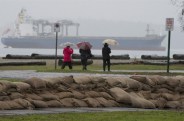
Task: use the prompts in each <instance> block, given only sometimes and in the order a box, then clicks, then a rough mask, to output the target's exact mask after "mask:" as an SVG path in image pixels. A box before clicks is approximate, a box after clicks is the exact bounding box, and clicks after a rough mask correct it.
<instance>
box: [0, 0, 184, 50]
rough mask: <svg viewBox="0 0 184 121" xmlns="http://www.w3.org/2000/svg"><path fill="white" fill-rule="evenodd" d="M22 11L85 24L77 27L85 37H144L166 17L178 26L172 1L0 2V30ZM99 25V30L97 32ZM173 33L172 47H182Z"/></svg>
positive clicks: (181, 35)
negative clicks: (150, 25)
mask: <svg viewBox="0 0 184 121" xmlns="http://www.w3.org/2000/svg"><path fill="white" fill-rule="evenodd" d="M180 1H181V0H180ZM22 8H25V9H27V12H28V14H29V15H30V16H32V17H33V18H35V19H54V20H58V19H70V20H75V21H78V22H81V23H82V22H83V23H84V24H85V23H86V26H85V25H82V24H81V25H80V28H81V30H83V33H82V32H81V34H86V35H89V34H91V33H92V34H94V32H96V33H95V34H96V35H100V34H99V33H102V32H103V33H102V35H103V34H108V35H114V36H124V35H128V36H129V34H133V35H134V36H137V35H140V34H143V32H144V34H145V25H146V24H147V23H149V24H155V25H157V28H159V26H162V30H164V29H165V21H166V18H174V25H175V28H177V27H178V26H179V22H178V21H177V19H178V12H179V7H176V6H174V5H173V4H172V3H171V0H0V28H3V27H4V26H5V25H6V24H9V23H13V22H14V21H15V19H16V17H17V14H18V13H19V12H20V10H21V9H22ZM84 21H85V22H84ZM92 21H93V22H92ZM94 21H95V22H96V23H99V24H94ZM125 22H128V24H126V23H125ZM122 23H125V24H122ZM140 25H143V27H144V29H142V28H141V27H140ZM94 26H95V27H94ZM98 26H101V28H98V29H96V27H98ZM90 27H91V28H90ZM88 28H90V29H88ZM122 28H124V30H121V29H122ZM140 28H141V30H143V31H140ZM110 29H111V30H110ZM94 30H95V31H94ZM108 30H109V31H108ZM164 31H165V30H164ZM87 32H88V33H87ZM173 33H174V35H173V36H172V38H174V39H175V40H176V42H173V43H174V44H173V45H174V46H175V47H177V46H180V47H183V46H182V45H183V44H182V45H181V44H180V43H184V42H183V40H182V39H183V38H184V33H181V31H180V30H179V29H174V31H173ZM166 42H167V40H165V42H164V43H165V44H166ZM178 43H179V44H178Z"/></svg>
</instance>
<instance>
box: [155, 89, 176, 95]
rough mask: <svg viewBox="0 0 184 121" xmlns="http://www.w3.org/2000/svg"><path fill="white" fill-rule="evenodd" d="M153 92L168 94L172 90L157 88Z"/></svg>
mask: <svg viewBox="0 0 184 121" xmlns="http://www.w3.org/2000/svg"><path fill="white" fill-rule="evenodd" d="M153 92H154V93H170V94H173V93H174V92H173V91H170V90H168V89H166V88H159V89H156V90H155V91H153Z"/></svg>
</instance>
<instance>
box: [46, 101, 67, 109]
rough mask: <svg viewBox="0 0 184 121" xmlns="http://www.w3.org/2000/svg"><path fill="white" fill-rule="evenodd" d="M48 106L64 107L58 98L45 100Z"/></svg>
mask: <svg viewBox="0 0 184 121" xmlns="http://www.w3.org/2000/svg"><path fill="white" fill-rule="evenodd" d="M45 103H46V104H47V105H48V107H63V105H62V104H61V103H60V102H59V101H57V100H50V101H46V102H45Z"/></svg>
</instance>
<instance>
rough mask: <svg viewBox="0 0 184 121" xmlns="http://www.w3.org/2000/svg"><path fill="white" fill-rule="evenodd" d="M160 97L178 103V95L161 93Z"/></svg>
mask: <svg viewBox="0 0 184 121" xmlns="http://www.w3.org/2000/svg"><path fill="white" fill-rule="evenodd" d="M161 96H162V97H163V98H165V99H166V100H167V101H178V100H179V99H180V96H179V95H178V94H175V95H174V94H170V93H162V94H161Z"/></svg>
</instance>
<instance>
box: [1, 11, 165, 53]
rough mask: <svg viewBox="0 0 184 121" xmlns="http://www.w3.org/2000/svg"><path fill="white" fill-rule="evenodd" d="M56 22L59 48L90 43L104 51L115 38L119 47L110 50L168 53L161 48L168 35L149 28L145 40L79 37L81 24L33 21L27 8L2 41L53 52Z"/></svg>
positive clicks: (62, 21)
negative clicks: (106, 40)
mask: <svg viewBox="0 0 184 121" xmlns="http://www.w3.org/2000/svg"><path fill="white" fill-rule="evenodd" d="M55 23H58V24H59V30H60V32H58V35H57V46H58V48H61V47H60V45H61V44H63V43H65V42H71V43H74V44H77V43H79V42H82V41H88V42H90V43H91V44H92V46H93V47H92V48H93V49H101V48H102V47H103V44H102V42H103V41H104V40H105V39H114V40H116V41H117V42H118V43H119V44H118V45H116V46H111V48H112V49H116V50H154V51H156V50H159V51H162V50H165V47H163V46H162V45H161V43H162V41H163V40H164V38H165V35H162V36H161V35H157V34H150V33H149V26H147V34H146V35H145V36H143V37H116V36H79V32H78V30H79V26H80V24H79V23H74V22H73V21H71V20H58V21H56V22H50V21H48V20H44V19H39V20H36V19H32V17H31V16H28V15H27V11H26V10H25V9H22V10H21V12H20V13H19V14H18V17H17V20H16V23H15V26H14V29H13V30H12V29H10V28H8V29H7V30H5V31H4V32H3V35H2V38H1V42H2V43H3V44H4V45H5V46H6V47H12V48H40V49H42V48H43V49H54V48H55V47H56V32H55V26H54V25H55ZM70 26H74V27H75V29H76V35H75V36H71V35H69V34H68V33H69V32H68V28H69V27H70Z"/></svg>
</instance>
